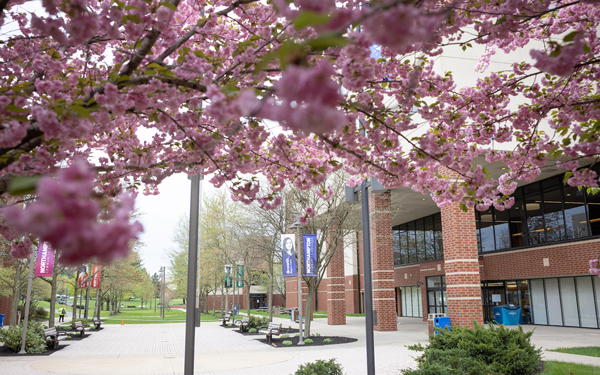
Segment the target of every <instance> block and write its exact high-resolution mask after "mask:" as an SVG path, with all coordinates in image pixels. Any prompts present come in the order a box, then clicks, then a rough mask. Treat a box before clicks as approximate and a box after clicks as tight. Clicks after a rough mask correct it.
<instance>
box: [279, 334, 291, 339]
mask: <svg viewBox="0 0 600 375" xmlns="http://www.w3.org/2000/svg"><path fill="white" fill-rule="evenodd" d="M288 337H290V335H281V338H282V339H287V338H288Z"/></svg>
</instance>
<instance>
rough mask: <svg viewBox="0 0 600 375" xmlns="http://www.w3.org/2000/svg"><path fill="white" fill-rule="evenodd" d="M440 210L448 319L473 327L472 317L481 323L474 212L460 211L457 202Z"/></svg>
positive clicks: (471, 210)
mask: <svg viewBox="0 0 600 375" xmlns="http://www.w3.org/2000/svg"><path fill="white" fill-rule="evenodd" d="M441 211H442V231H443V239H444V265H445V271H446V295H447V296H448V316H449V317H450V322H451V323H452V325H457V326H463V327H473V319H474V320H475V321H476V322H477V324H480V325H483V310H482V306H481V280H480V276H479V254H478V252H477V233H476V226H475V212H474V210H473V209H470V210H469V211H468V212H464V211H462V210H461V209H460V207H459V203H452V204H450V205H448V206H446V207H444V208H442V210H441Z"/></svg>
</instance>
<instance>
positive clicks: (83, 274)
mask: <svg viewBox="0 0 600 375" xmlns="http://www.w3.org/2000/svg"><path fill="white" fill-rule="evenodd" d="M87 287H88V274H87V266H83V267H81V271H79V280H77V289H87Z"/></svg>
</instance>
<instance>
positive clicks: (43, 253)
mask: <svg viewBox="0 0 600 375" xmlns="http://www.w3.org/2000/svg"><path fill="white" fill-rule="evenodd" d="M53 268H54V250H53V249H52V248H51V247H50V245H49V244H47V243H45V242H42V243H40V247H39V249H38V254H37V260H36V262H35V275H36V276H46V277H51V276H52V269H53Z"/></svg>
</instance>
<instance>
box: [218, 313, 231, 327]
mask: <svg viewBox="0 0 600 375" xmlns="http://www.w3.org/2000/svg"><path fill="white" fill-rule="evenodd" d="M219 320H221V321H223V327H225V326H226V325H227V323H229V322H230V321H231V314H225V315H223V316H222V317H220V318H219Z"/></svg>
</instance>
